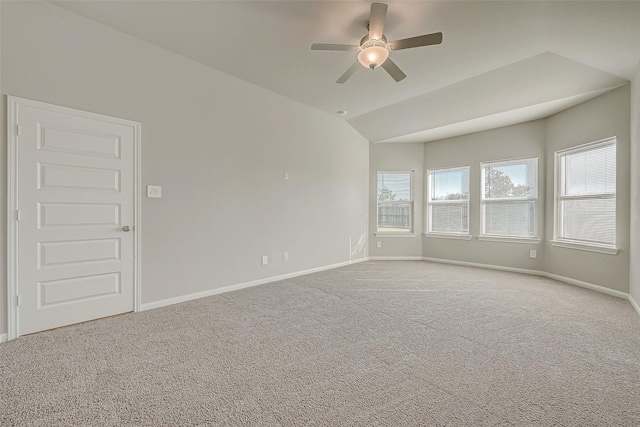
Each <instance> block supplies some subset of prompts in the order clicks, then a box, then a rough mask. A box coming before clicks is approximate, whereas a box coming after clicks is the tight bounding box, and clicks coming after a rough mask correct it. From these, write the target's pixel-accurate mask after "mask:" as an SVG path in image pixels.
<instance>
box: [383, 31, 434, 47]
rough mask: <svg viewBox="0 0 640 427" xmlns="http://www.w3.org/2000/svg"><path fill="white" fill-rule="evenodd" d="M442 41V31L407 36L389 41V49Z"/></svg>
mask: <svg viewBox="0 0 640 427" xmlns="http://www.w3.org/2000/svg"><path fill="white" fill-rule="evenodd" d="M440 43H442V33H433V34H425V35H424V36H417V37H409V38H408V39H402V40H396V41H394V42H391V43H389V44H390V46H391V50H401V49H409V48H411V47H420V46H430V45H434V44H440Z"/></svg>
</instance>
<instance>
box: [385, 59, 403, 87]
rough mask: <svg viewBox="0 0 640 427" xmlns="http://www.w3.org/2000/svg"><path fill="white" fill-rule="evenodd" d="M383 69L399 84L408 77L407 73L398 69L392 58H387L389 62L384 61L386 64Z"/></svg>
mask: <svg viewBox="0 0 640 427" xmlns="http://www.w3.org/2000/svg"><path fill="white" fill-rule="evenodd" d="M381 67H382V68H384V70H385V71H386V72H387V73H389V75H390V76H391V77H393V80H395V81H397V82H399V81H400V80H402V79H404V78H405V77H407V75H406V74H405V73H403V72H402V70H401V69H400V68H398V66H397V65H396V63H395V62H393V61H392V60H391V58H387V60H386V61H384V63H383V64H382V65H381Z"/></svg>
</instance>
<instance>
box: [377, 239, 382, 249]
mask: <svg viewBox="0 0 640 427" xmlns="http://www.w3.org/2000/svg"><path fill="white" fill-rule="evenodd" d="M381 247H382V242H381V241H379V240H378V241H377V242H376V248H378V249H380V248H381Z"/></svg>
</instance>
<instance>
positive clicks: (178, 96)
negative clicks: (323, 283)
mask: <svg viewBox="0 0 640 427" xmlns="http://www.w3.org/2000/svg"><path fill="white" fill-rule="evenodd" d="M0 7H1V9H2V22H1V31H2V52H1V53H2V56H1V61H2V63H1V72H2V74H1V78H2V80H1V91H2V95H3V99H2V103H3V105H4V103H5V102H6V97H5V96H4V95H15V96H20V97H24V98H30V99H35V100H38V101H43V102H48V103H52V104H57V105H62V106H66V107H72V108H77V109H82V110H87V111H93V112H97V113H100V114H106V115H111V116H115V117H122V118H126V119H130V120H135V121H140V122H141V123H142V184H143V185H147V184H156V185H161V186H162V187H163V188H162V194H163V198H162V199H147V198H143V200H142V233H143V236H142V276H143V283H142V302H143V303H148V302H153V301H157V300H162V299H165V298H170V297H175V296H180V295H185V294H190V293H194V292H199V291H204V290H210V289H214V288H218V287H222V286H226V285H232V284H237V283H242V282H246V281H251V280H257V279H261V278H267V277H272V276H277V275H281V274H287V273H292V272H297V271H303V270H306V269H310V268H315V267H321V266H327V265H332V264H335V263H341V262H347V261H349V260H355V259H361V258H363V257H365V256H366V252H367V249H368V248H367V233H368V230H367V227H368V194H369V187H368V185H369V182H368V181H369V180H368V173H369V165H368V158H369V145H368V142H367V141H366V140H365V139H364V138H362V137H361V136H360V135H359V134H358V133H357V132H356V131H354V130H353V129H352V128H351V127H350V126H349V125H348V124H347V123H345V122H344V121H343V120H341V119H339V118H336V117H332V116H329V115H326V114H324V113H321V112H318V111H317V110H313V109H311V108H309V107H306V106H304V105H302V104H299V103H296V102H294V101H291V100H289V99H287V98H284V97H282V96H279V95H276V94H274V93H272V92H269V91H267V90H263V89H261V88H259V87H257V86H254V85H252V84H249V83H246V82H244V81H242V80H239V79H236V78H234V77H231V76H229V75H226V74H224V73H221V72H218V71H215V70H212V69H210V68H208V67H206V66H204V65H201V64H199V63H196V62H193V61H191V60H188V59H186V58H183V57H181V56H178V55H175V54H173V53H171V52H168V51H166V50H163V49H161V48H158V47H155V46H153V45H151V44H148V43H146V42H143V41H141V40H139V39H135V38H132V37H130V36H127V35H125V34H123V33H119V32H117V31H115V30H112V29H109V28H107V27H104V26H102V25H99V24H96V23H94V22H92V21H89V20H86V19H84V18H81V17H79V16H77V15H74V14H71V13H68V12H66V11H64V10H62V9H60V8H58V7H56V6H54V5H51V4H48V3H32V2H2V3H1V6H0ZM2 117H3V120H4V117H5V114H4V112H2ZM1 138H2V150H1V151H0V153H2V159H1V161H0V188H2V192H3V200H6V180H5V176H6V173H5V172H6V170H5V163H6V132H4V131H3V132H2V136H1ZM285 171H286V172H288V173H289V180H288V181H285V180H283V172H285ZM3 206H4V204H3ZM0 222H1V223H2V227H1V229H2V236H1V237H2V241H1V242H0V254H2V256H1V257H0V258H1V259H2V260H3V261H2V262H3V263H4V259H5V256H4V250H5V247H6V240H5V236H6V234H5V223H6V221H5V209H4V208H3V209H1V210H0ZM285 251H287V252H288V253H289V261H287V262H284V261H283V258H282V254H283V252H285ZM261 255H268V256H269V265H268V266H261V265H260V257H261ZM5 267H6V266H5V264H2V271H3V274H2V282H1V286H0V304H1V305H0V313H2V315H0V333H1V332H5V331H6V323H5V321H6V315H5V314H4V313H5V309H4V308H5V301H4V297H5V293H6V283H5V280H6V279H5V275H4V272H5V271H6V270H5Z"/></svg>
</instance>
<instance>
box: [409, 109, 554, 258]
mask: <svg viewBox="0 0 640 427" xmlns="http://www.w3.org/2000/svg"><path fill="white" fill-rule="evenodd" d="M544 137H545V123H544V120H537V121H533V122H528V123H523V124H519V125H513V126H507V127H503V128H498V129H493V130H488V131H484V132H477V133H473V134H469V135H463V136H459V137H455V138H449V139H445V140H440V141H433V142H427V143H426V144H424V147H425V148H424V170H425V172H426V171H427V170H429V169H440V168H447V167H456V166H470V175H469V190H470V191H469V192H470V194H469V202H470V204H469V233H470V234H471V235H472V236H473V237H472V239H471V240H454V239H443V238H434V237H423V239H422V253H423V256H424V257H427V258H437V259H447V260H455V261H462V262H472V263H481V264H489V265H498V266H503V267H511V268H523V269H532V270H540V269H542V268H543V265H544V253H543V246H542V245H541V244H528V243H527V244H523V243H511V242H488V241H480V240H478V239H477V236H478V235H479V234H480V192H481V189H480V186H481V182H480V163H481V162H487V161H493V160H506V159H514V158H521V157H538V188H539V191H538V194H539V198H538V206H537V208H538V209H537V212H538V235H539V237H541V236H542V233H543V230H544V215H543V212H544V210H543V209H544V197H543V194H544V192H543V189H544V173H543V171H544V166H545V156H544ZM531 249H535V250H536V251H537V257H536V258H535V259H532V258H530V257H529V250H531Z"/></svg>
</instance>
